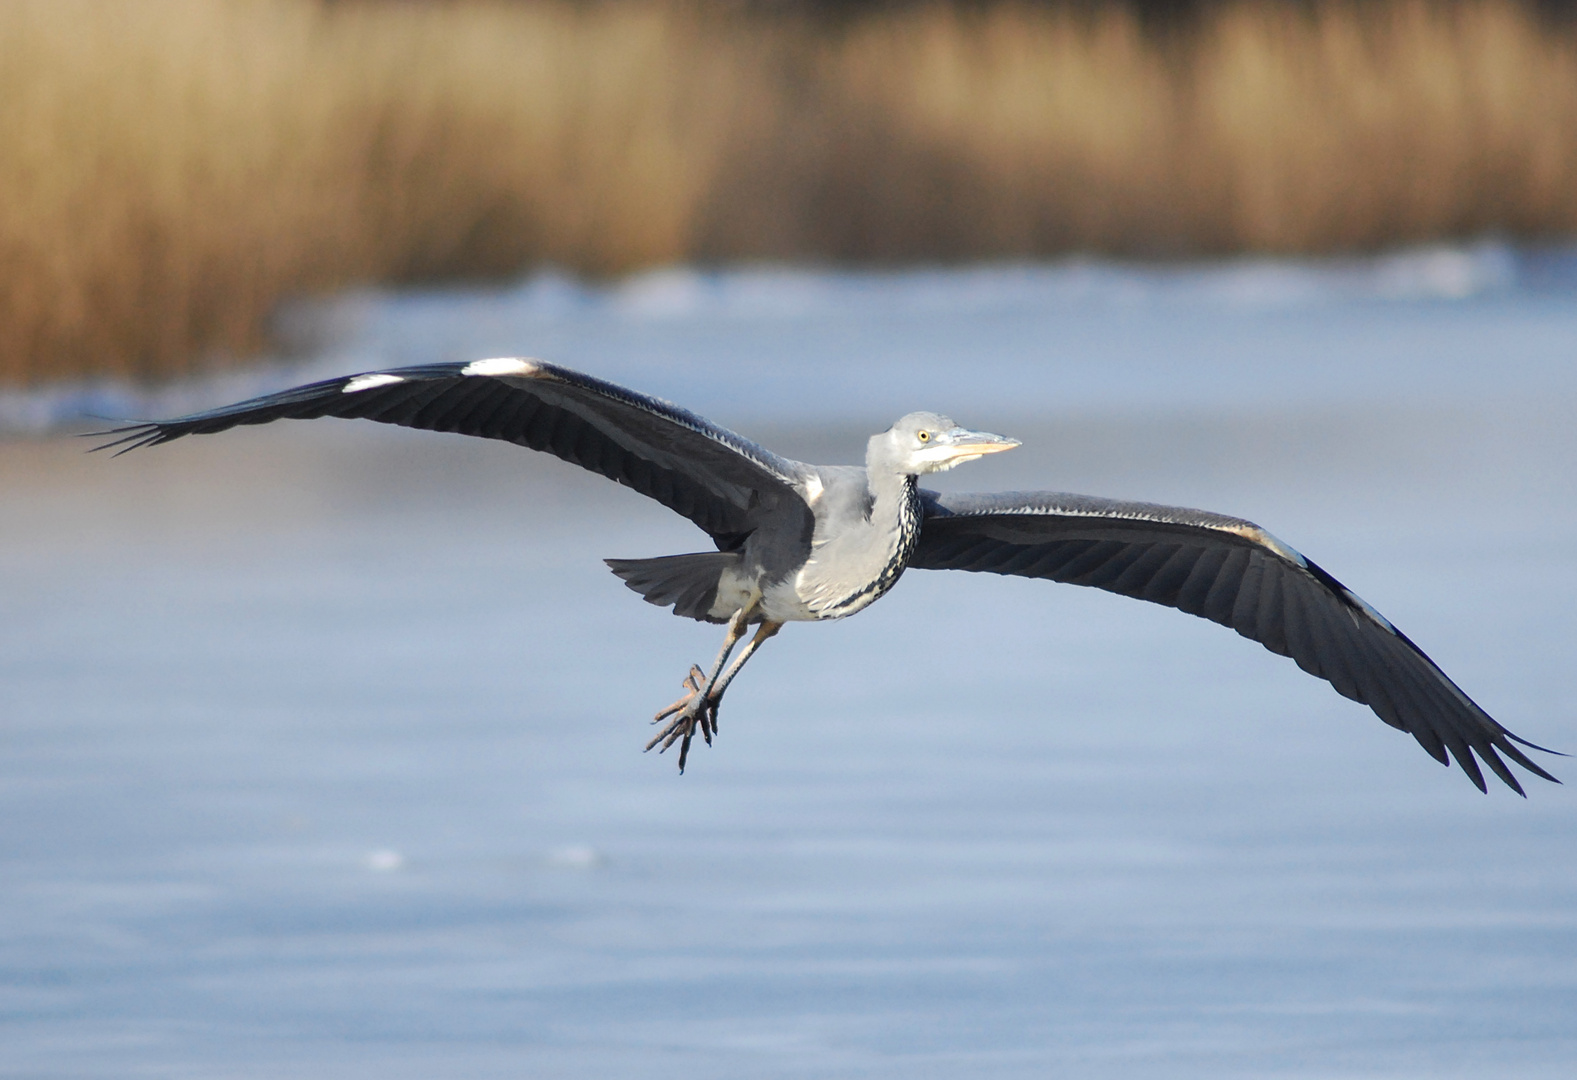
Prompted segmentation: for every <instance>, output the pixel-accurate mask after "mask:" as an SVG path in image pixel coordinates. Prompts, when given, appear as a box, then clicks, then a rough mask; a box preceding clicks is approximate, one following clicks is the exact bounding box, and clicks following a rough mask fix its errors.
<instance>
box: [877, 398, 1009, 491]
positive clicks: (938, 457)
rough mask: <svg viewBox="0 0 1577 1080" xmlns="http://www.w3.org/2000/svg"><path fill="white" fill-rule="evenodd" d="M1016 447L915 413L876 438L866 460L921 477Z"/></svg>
mask: <svg viewBox="0 0 1577 1080" xmlns="http://www.w3.org/2000/svg"><path fill="white" fill-rule="evenodd" d="M1017 445H1018V440H1017V439H1009V438H1007V437H1006V436H1005V435H993V434H991V433H990V432H988V431H970V430H969V429H968V428H961V427H959V426H958V425H957V424H955V423H953V422H952V421H951V420H949V419H948V418H947V417H945V416H938V415H937V414H936V413H928V412H916V413H910V414H909V415H908V416H906V417H904V418H903V419H902V420H899V421H898V422H897V423H896V424H894V425H893V426H892V427H890V428H888V429H887V430H886V431H884V432H882V433H881V434H880V435H873V436H872V437H871V446H870V452H869V454H868V455H867V460H868V461H869V462H871V463H874V462H875V461H876V460H877V459H878V458H880V459H881V460H882V461H883V462H884V463H888V464H890V465H891V466H892V467H893V468H894V469H895V470H896V471H897V472H899V473H902V474H904V475H908V476H919V475H921V474H924V473H933V472H941V471H942V470H944V469H951V468H952V467H953V466H954V465H962V464H963V463H964V462H966V461H974V460H975V459H976V458H979V457H984V456H985V455H987V454H995V453H998V452H1000V451H1002V450H1011V449H1013V448H1014V447H1015V446H1017Z"/></svg>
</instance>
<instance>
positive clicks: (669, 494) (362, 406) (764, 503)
mask: <svg viewBox="0 0 1577 1080" xmlns="http://www.w3.org/2000/svg"><path fill="white" fill-rule="evenodd" d="M323 416H337V417H347V418H362V419H367V420H376V421H378V422H380V423H385V424H399V425H401V426H404V427H412V428H424V429H426V430H429V431H452V432H458V433H460V434H462V435H476V436H480V437H482V438H487V439H502V440H504V441H506V442H512V443H517V444H519V445H521V446H526V447H530V448H531V449H533V450H542V451H545V452H547V453H550V454H553V455H555V456H557V457H559V458H562V459H563V460H565V461H568V462H571V463H572V464H575V465H579V466H581V467H582V468H585V469H589V470H591V471H592V472H595V473H600V474H601V475H603V476H606V477H608V478H609V479H610V480H615V481H617V482H618V483H621V484H624V485H626V486H628V487H631V488H633V489H635V490H636V491H638V492H640V493H641V494H642V495H646V496H649V497H650V498H653V499H656V500H657V501H658V502H660V503H662V504H663V505H664V506H666V507H668V508H669V509H670V510H673V511H674V512H675V513H678V514H681V515H683V516H684V517H687V518H689V519H690V520H691V521H693V522H695V523H696V524H697V525H699V526H700V527H701V528H702V529H704V530H706V532H708V533H710V534H711V536H712V538H713V539H714V541H715V542H716V543H717V545H718V547H719V548H723V549H725V550H726V549H730V548H733V547H736V546H738V545H739V544H740V543H742V542H743V539H744V537H745V536H747V535H748V534H749V533H750V532H751V531H752V529H754V528H755V526H756V524H757V522H758V521H759V520H760V517H761V515H762V514H763V513H770V512H772V511H774V510H778V509H781V508H784V502H785V500H794V501H797V502H798V503H799V506H795V505H793V504H792V503H790V504H789V505H788V506H787V509H788V510H789V511H790V512H800V508H801V507H803V510H802V512H803V513H804V514H805V515H807V516H808V514H809V508H808V507H805V506H804V503H803V499H802V497H801V496H800V494H799V493H798V490H797V489H798V487H799V485H801V483H802V482H803V477H804V475H805V474H806V471H807V467H806V466H803V465H801V464H800V463H798V462H795V461H790V460H788V459H787V458H782V457H779V456H778V455H776V454H773V453H771V452H770V451H768V450H765V449H763V448H761V447H759V446H757V445H756V444H755V443H752V442H750V441H749V440H747V439H744V438H741V437H740V436H738V435H736V434H734V433H733V432H731V431H728V430H726V429H724V428H720V427H718V426H716V425H715V424H712V423H710V422H709V421H707V420H704V419H702V418H701V417H699V416H696V415H695V414H694V413H691V412H688V411H686V410H685V409H681V408H679V407H678V406H676V405H671V404H669V403H668V402H665V401H661V400H658V399H657V398H651V397H646V396H644V395H641V394H637V393H635V392H634V391H631V390H626V389H624V388H623V387H620V386H615V385H614V384H612V383H608V382H603V381H602V380H600V379H595V378H592V377H591V376H589V375H582V374H581V373H579V372H576V371H570V370H569V369H567V368H561V367H556V366H554V365H552V364H545V363H542V362H540V361H536V360H522V359H500V360H482V361H476V362H473V363H469V364H430V365H424V366H420V367H405V368H393V369H390V370H387V371H371V372H365V373H362V374H359V375H350V376H344V377H342V378H338V379H328V380H326V381H324V382H317V383H312V384H310V385H307V386H298V387H295V388H294V389H291V390H284V391H281V392H279V393H277V394H269V395H267V396H265V397H259V398H253V399H252V400H250V401H243V402H240V403H238V404H235V405H227V406H225V407H223V408H219V409H213V410H211V411H209V412H202V413H196V414H194V415H192V416H183V417H181V418H179V419H176V420H167V421H163V422H159V423H148V424H135V425H131V426H128V427H124V428H119V429H117V430H116V431H114V432H106V433H102V434H115V435H120V436H121V438H119V439H117V440H115V441H113V442H110V443H106V444H104V445H103V446H100V447H98V449H101V450H102V449H108V448H110V447H119V448H120V449H119V451H118V452H119V453H125V452H126V451H127V450H132V449H136V448H137V447H140V446H156V445H158V444H159V443H165V442H169V441H170V440H172V439H179V438H181V437H182V436H185V435H208V434H212V433H214V432H219V431H225V430H227V429H229V428H233V427H237V426H239V425H242V424H266V423H269V422H270V421H273V420H283V419H296V420H305V419H315V418H317V417H323Z"/></svg>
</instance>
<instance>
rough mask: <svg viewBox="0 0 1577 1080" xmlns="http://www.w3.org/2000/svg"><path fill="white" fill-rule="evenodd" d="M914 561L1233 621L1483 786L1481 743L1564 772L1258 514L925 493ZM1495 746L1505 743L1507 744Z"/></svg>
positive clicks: (1498, 769)
mask: <svg viewBox="0 0 1577 1080" xmlns="http://www.w3.org/2000/svg"><path fill="white" fill-rule="evenodd" d="M923 497H924V500H925V512H926V516H925V521H924V525H923V526H922V530H921V533H920V541H919V544H918V546H917V548H916V550H915V553H914V558H913V559H912V560H911V561H910V564H909V565H910V566H912V567H918V568H921V569H926V570H976V571H984V572H987V573H995V574H1012V575H1016V576H1019V577H1034V578H1047V579H1050V580H1052V581H1061V582H1067V583H1069V584H1073V585H1089V586H1093V587H1094V588H1098V589H1105V590H1106V591H1108V592H1114V593H1120V594H1122V595H1123V596H1132V597H1134V598H1136V599H1139V600H1148V601H1150V602H1151V603H1155V604H1164V605H1166V606H1167V607H1174V608H1177V609H1178V610H1180V611H1186V612H1188V613H1189V614H1190V615H1199V616H1202V617H1203V618H1206V619H1210V620H1211V621H1213V622H1218V623H1220V624H1221V625H1223V626H1230V627H1231V628H1232V629H1234V630H1236V631H1237V632H1238V633H1240V634H1242V635H1243V636H1244V637H1246V638H1250V639H1251V640H1254V641H1257V642H1259V643H1260V644H1262V645H1264V646H1265V647H1266V648H1267V649H1269V650H1270V651H1271V652H1274V653H1278V654H1280V655H1282V656H1290V657H1292V658H1293V659H1294V660H1295V661H1297V664H1298V666H1299V667H1301V668H1302V669H1303V670H1304V671H1307V672H1308V673H1309V674H1310V675H1316V676H1318V677H1319V678H1322V679H1324V680H1326V681H1327V682H1329V683H1330V684H1331V685H1332V686H1334V687H1335V688H1336V690H1337V691H1338V692H1339V693H1341V694H1342V695H1344V696H1346V697H1349V698H1351V699H1353V700H1354V701H1358V702H1362V703H1364V704H1366V705H1368V706H1369V707H1370V708H1371V709H1373V710H1374V711H1375V713H1376V714H1377V715H1378V716H1379V717H1380V719H1382V720H1384V721H1385V722H1386V723H1387V724H1390V725H1391V726H1392V727H1395V728H1400V729H1401V730H1403V731H1406V732H1409V733H1410V734H1411V735H1412V736H1413V737H1414V738H1415V739H1417V740H1418V742H1419V744H1420V745H1421V746H1422V747H1423V748H1424V749H1425V750H1427V751H1428V752H1429V753H1430V755H1432V756H1433V757H1434V758H1435V759H1436V760H1438V761H1440V762H1441V763H1442V764H1446V765H1449V764H1450V758H1448V757H1447V754H1448V752H1449V754H1450V757H1451V758H1455V759H1456V761H1457V764H1458V765H1460V766H1461V767H1462V770H1463V771H1464V772H1466V773H1467V775H1468V776H1469V777H1470V778H1471V779H1472V781H1473V782H1474V783H1475V784H1477V785H1478V787H1479V790H1481V791H1482V790H1484V789H1485V786H1484V776H1483V774H1482V772H1480V770H1479V767H1478V763H1477V762H1476V761H1475V760H1474V754H1475V753H1476V754H1477V755H1478V757H1480V758H1482V759H1483V761H1484V763H1485V764H1487V765H1488V766H1489V767H1490V768H1491V769H1493V770H1494V772H1495V775H1496V776H1498V777H1500V778H1501V779H1502V780H1504V781H1505V782H1506V783H1507V784H1508V785H1509V786H1510V787H1511V788H1513V789H1514V790H1515V791H1517V792H1518V793H1519V794H1521V793H1522V786H1521V785H1520V784H1519V783H1518V782H1517V778H1516V777H1515V776H1513V775H1512V773H1511V770H1510V769H1509V768H1508V767H1507V766H1506V763H1505V762H1503V761H1502V760H1501V759H1500V757H1499V754H1504V755H1505V756H1506V757H1508V758H1510V759H1511V760H1512V761H1514V762H1516V763H1517V764H1518V765H1521V766H1522V767H1523V768H1525V769H1527V770H1529V771H1530V772H1532V773H1534V774H1535V775H1537V776H1541V777H1543V778H1544V779H1546V780H1554V779H1555V777H1553V776H1551V775H1550V774H1549V773H1547V772H1545V771H1544V770H1543V769H1541V768H1540V767H1539V766H1538V765H1536V764H1535V763H1534V762H1532V761H1531V760H1529V758H1528V756H1527V755H1526V754H1524V753H1523V752H1522V751H1521V750H1520V749H1519V748H1518V747H1517V745H1515V744H1517V743H1521V744H1522V745H1523V746H1528V747H1532V748H1533V749H1536V750H1543V749H1544V748H1543V747H1539V746H1535V745H1534V744H1533V743H1530V742H1527V741H1526V740H1524V739H1520V738H1518V737H1517V736H1515V735H1513V734H1511V732H1509V731H1507V730H1506V729H1505V728H1503V727H1501V726H1500V725H1499V724H1498V723H1496V722H1495V721H1494V719H1492V718H1491V717H1490V716H1489V714H1488V713H1486V712H1485V711H1484V710H1483V709H1481V708H1479V706H1478V705H1477V704H1476V703H1475V702H1474V701H1473V700H1472V699H1471V698H1469V697H1468V696H1467V695H1466V694H1464V693H1463V692H1462V691H1461V690H1460V689H1459V688H1458V687H1457V685H1456V684H1455V683H1453V682H1452V681H1451V680H1450V679H1449V678H1447V677H1446V675H1445V673H1444V672H1442V671H1441V670H1440V669H1439V668H1438V667H1437V666H1435V663H1434V661H1432V660H1430V659H1429V657H1428V656H1426V655H1424V653H1423V651H1422V650H1421V649H1419V648H1418V646H1416V645H1414V644H1413V643H1412V642H1411V641H1410V640H1408V638H1407V637H1406V635H1404V634H1403V633H1402V632H1401V631H1399V630H1397V629H1396V628H1395V627H1394V626H1392V625H1391V624H1390V623H1389V622H1387V621H1386V619H1385V618H1384V617H1383V616H1381V615H1380V613H1379V612H1377V611H1375V610H1374V609H1373V608H1372V607H1370V606H1369V605H1368V604H1366V603H1364V602H1363V601H1362V600H1360V599H1359V598H1358V597H1357V596H1356V595H1355V594H1354V593H1353V592H1352V591H1351V590H1349V589H1348V588H1347V587H1346V586H1344V585H1343V584H1342V583H1341V582H1339V581H1337V580H1336V579H1335V578H1333V577H1332V576H1331V575H1330V574H1328V573H1326V572H1325V571H1324V570H1322V569H1320V568H1319V567H1318V566H1316V565H1315V564H1314V563H1312V562H1310V561H1309V560H1308V559H1306V558H1304V557H1303V556H1302V555H1300V554H1299V553H1298V552H1297V551H1294V550H1293V549H1292V548H1290V547H1288V546H1287V545H1286V544H1284V543H1282V542H1281V541H1280V540H1277V539H1276V538H1275V537H1274V536H1272V535H1270V534H1269V533H1268V532H1266V531H1265V530H1264V529H1261V528H1260V527H1259V526H1257V525H1255V524H1254V523H1253V522H1249V521H1243V520H1241V519H1239V518H1231V517H1226V516H1223V515H1221V514H1211V513H1207V512H1205V511H1202V510H1188V509H1183V508H1180V507H1171V506H1156V505H1153V504H1150V503H1135V502H1116V501H1113V500H1110V499H1097V498H1092V497H1090V496H1086V495H1070V494H1065V493H1062V492H1030V493H1026V492H1004V493H1000V494H990V495H937V494H935V493H932V492H925V493H923ZM1497 751H1498V752H1499V754H1497Z"/></svg>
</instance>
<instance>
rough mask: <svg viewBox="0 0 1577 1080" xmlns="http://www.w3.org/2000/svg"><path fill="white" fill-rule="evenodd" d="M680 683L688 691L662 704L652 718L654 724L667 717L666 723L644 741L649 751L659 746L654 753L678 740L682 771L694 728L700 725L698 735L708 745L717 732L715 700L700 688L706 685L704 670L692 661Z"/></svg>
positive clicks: (662, 750)
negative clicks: (650, 738)
mask: <svg viewBox="0 0 1577 1080" xmlns="http://www.w3.org/2000/svg"><path fill="white" fill-rule="evenodd" d="M682 685H683V687H684V689H685V690H686V691H688V692H687V693H686V694H685V695H684V696H683V697H681V698H680V699H679V700H678V701H675V702H674V703H673V704H671V705H665V706H663V707H662V708H661V709H659V710H658V711H657V715H656V716H654V717H652V723H654V724H660V723H662V722H663V721H664V720H668V723H667V724H665V725H664V726H663V729H662V730H661V731H659V732H658V733H657V734H656V735H655V736H653V737H652V740H651V742H649V743H647V744H646V749H648V750H651V749H653V748H654V747H659V746H660V747H661V749H659V750H658V751H657V752H658V753H663V752H664V751H666V750H667V749H668V748H669V747H670V746H672V745H673V744H674V743H675V742H678V743H679V771H680V772H684V767H685V762H686V761H687V760H689V757H690V742H691V740H692V739H694V738H695V731H696V727H697V726H698V725H699V727H700V729H701V737H702V738H703V739H705V740H706V745H708V746H711V745H712V736H714V735H716V734H717V702H715V701H711V700H709V698H708V696H707V695H705V694H703V693H702V687H703V686H705V685H706V673H705V672H704V671H702V670H701V668H700V667H699V666H698V665H695V664H692V665H691V666H690V673H689V674H688V675H686V676H685V677H684V683H683V684H682ZM670 718H671V719H670Z"/></svg>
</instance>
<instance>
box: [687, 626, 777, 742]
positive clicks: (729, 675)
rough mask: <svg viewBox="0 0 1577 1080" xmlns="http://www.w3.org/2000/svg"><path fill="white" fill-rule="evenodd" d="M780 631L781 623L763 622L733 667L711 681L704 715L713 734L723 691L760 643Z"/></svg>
mask: <svg viewBox="0 0 1577 1080" xmlns="http://www.w3.org/2000/svg"><path fill="white" fill-rule="evenodd" d="M781 629H783V624H782V623H780V622H772V621H771V620H763V621H762V623H761V625H760V626H759V627H757V629H756V636H755V637H753V638H751V639H750V641H749V642H747V643H746V645H745V647H744V649H742V650H741V651H740V653H739V658H738V659H737V660H735V661H734V666H733V667H731V668H729V669H728V671H727V672H726V673H725V674H724V675H723V676H722V677H721V678H718V679H713V680H712V684H711V686H710V687H708V688H707V691H706V713H707V716H708V717H709V719H710V721H711V724H712V731H713V732H714V733H715V732H716V731H717V707H718V705H720V704H722V701H723V691H725V690H727V689H728V684H729V683H731V682H733V681H734V676H735V675H738V674H739V669H740V668H742V667H744V666H745V661H746V660H749V659H750V658H751V657H752V656H753V655H755V651H756V650H757V649H759V648H761V645H762V643H763V642H765V641H766V640H767V638H769V637H772V636H773V635H774V634H776V633H777V632H778V631H779V630H781Z"/></svg>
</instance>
